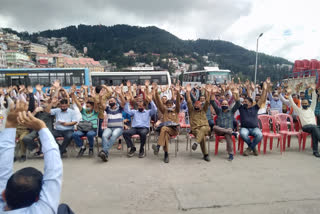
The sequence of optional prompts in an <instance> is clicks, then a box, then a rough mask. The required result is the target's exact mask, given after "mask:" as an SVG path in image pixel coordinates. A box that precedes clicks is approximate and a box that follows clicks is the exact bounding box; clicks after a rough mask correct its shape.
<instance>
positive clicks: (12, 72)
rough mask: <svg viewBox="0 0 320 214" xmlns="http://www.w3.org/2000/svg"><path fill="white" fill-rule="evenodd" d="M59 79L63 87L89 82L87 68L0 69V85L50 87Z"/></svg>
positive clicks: (87, 83)
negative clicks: (38, 85) (39, 85)
mask: <svg viewBox="0 0 320 214" xmlns="http://www.w3.org/2000/svg"><path fill="white" fill-rule="evenodd" d="M55 80H60V82H61V85H62V86H63V87H64V88H67V89H68V88H70V87H71V86H72V85H76V86H78V87H80V86H81V85H89V84H90V76H89V69H87V68H17V69H0V87H6V86H13V85H26V86H29V85H30V86H32V87H34V86H35V85H37V84H41V85H44V88H46V87H50V86H51V84H52V82H53V81H55Z"/></svg>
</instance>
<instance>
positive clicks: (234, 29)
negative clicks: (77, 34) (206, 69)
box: [0, 0, 320, 61]
mask: <svg viewBox="0 0 320 214" xmlns="http://www.w3.org/2000/svg"><path fill="white" fill-rule="evenodd" d="M319 14H320V1H319V0H304V1H302V0H223V1H222V0H161V1H152V0H90V1H88V0H55V1H43V0H1V1H0V27H11V28H13V29H17V30H19V31H24V30H26V31H29V32H35V31H39V30H46V29H53V28H54V29H56V28H62V27H65V26H69V25H78V24H103V25H114V24H130V25H139V26H149V25H155V26H157V27H160V28H163V29H165V30H167V31H169V32H171V33H173V34H175V35H176V36H178V37H179V38H181V39H197V38H203V39H222V40H227V41H231V42H233V43H235V44H238V45H241V46H243V47H245V48H248V49H251V50H255V45H256V39H257V37H258V35H259V34H260V33H262V32H263V33H264V35H263V37H262V38H261V39H260V40H259V51H262V52H264V53H267V54H272V55H275V56H281V57H285V58H287V59H289V60H291V61H294V60H295V59H303V58H306V59H312V58H315V59H318V60H320V42H319V39H320V19H319V18H320V15H319Z"/></svg>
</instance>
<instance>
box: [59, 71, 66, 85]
mask: <svg viewBox="0 0 320 214" xmlns="http://www.w3.org/2000/svg"><path fill="white" fill-rule="evenodd" d="M57 80H60V84H61V85H63V86H65V85H66V81H65V74H64V73H57Z"/></svg>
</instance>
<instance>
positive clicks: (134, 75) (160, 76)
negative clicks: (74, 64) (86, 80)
mask: <svg viewBox="0 0 320 214" xmlns="http://www.w3.org/2000/svg"><path fill="white" fill-rule="evenodd" d="M128 80H130V82H131V83H132V84H134V83H135V84H137V85H144V83H145V81H146V80H149V81H150V85H151V84H152V82H156V83H158V85H159V86H165V85H169V86H170V85H171V78H170V74H169V72H168V71H148V72H135V71H131V72H91V84H92V85H93V86H97V85H108V86H117V85H120V84H123V85H126V82H127V81H128Z"/></svg>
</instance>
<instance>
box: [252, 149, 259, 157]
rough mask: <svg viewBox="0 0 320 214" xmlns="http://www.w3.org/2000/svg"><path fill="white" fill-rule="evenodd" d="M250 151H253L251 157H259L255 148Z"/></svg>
mask: <svg viewBox="0 0 320 214" xmlns="http://www.w3.org/2000/svg"><path fill="white" fill-rule="evenodd" d="M252 151H253V155H254V156H258V155H259V153H258V150H257V149H256V148H254V149H253V150H252Z"/></svg>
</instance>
